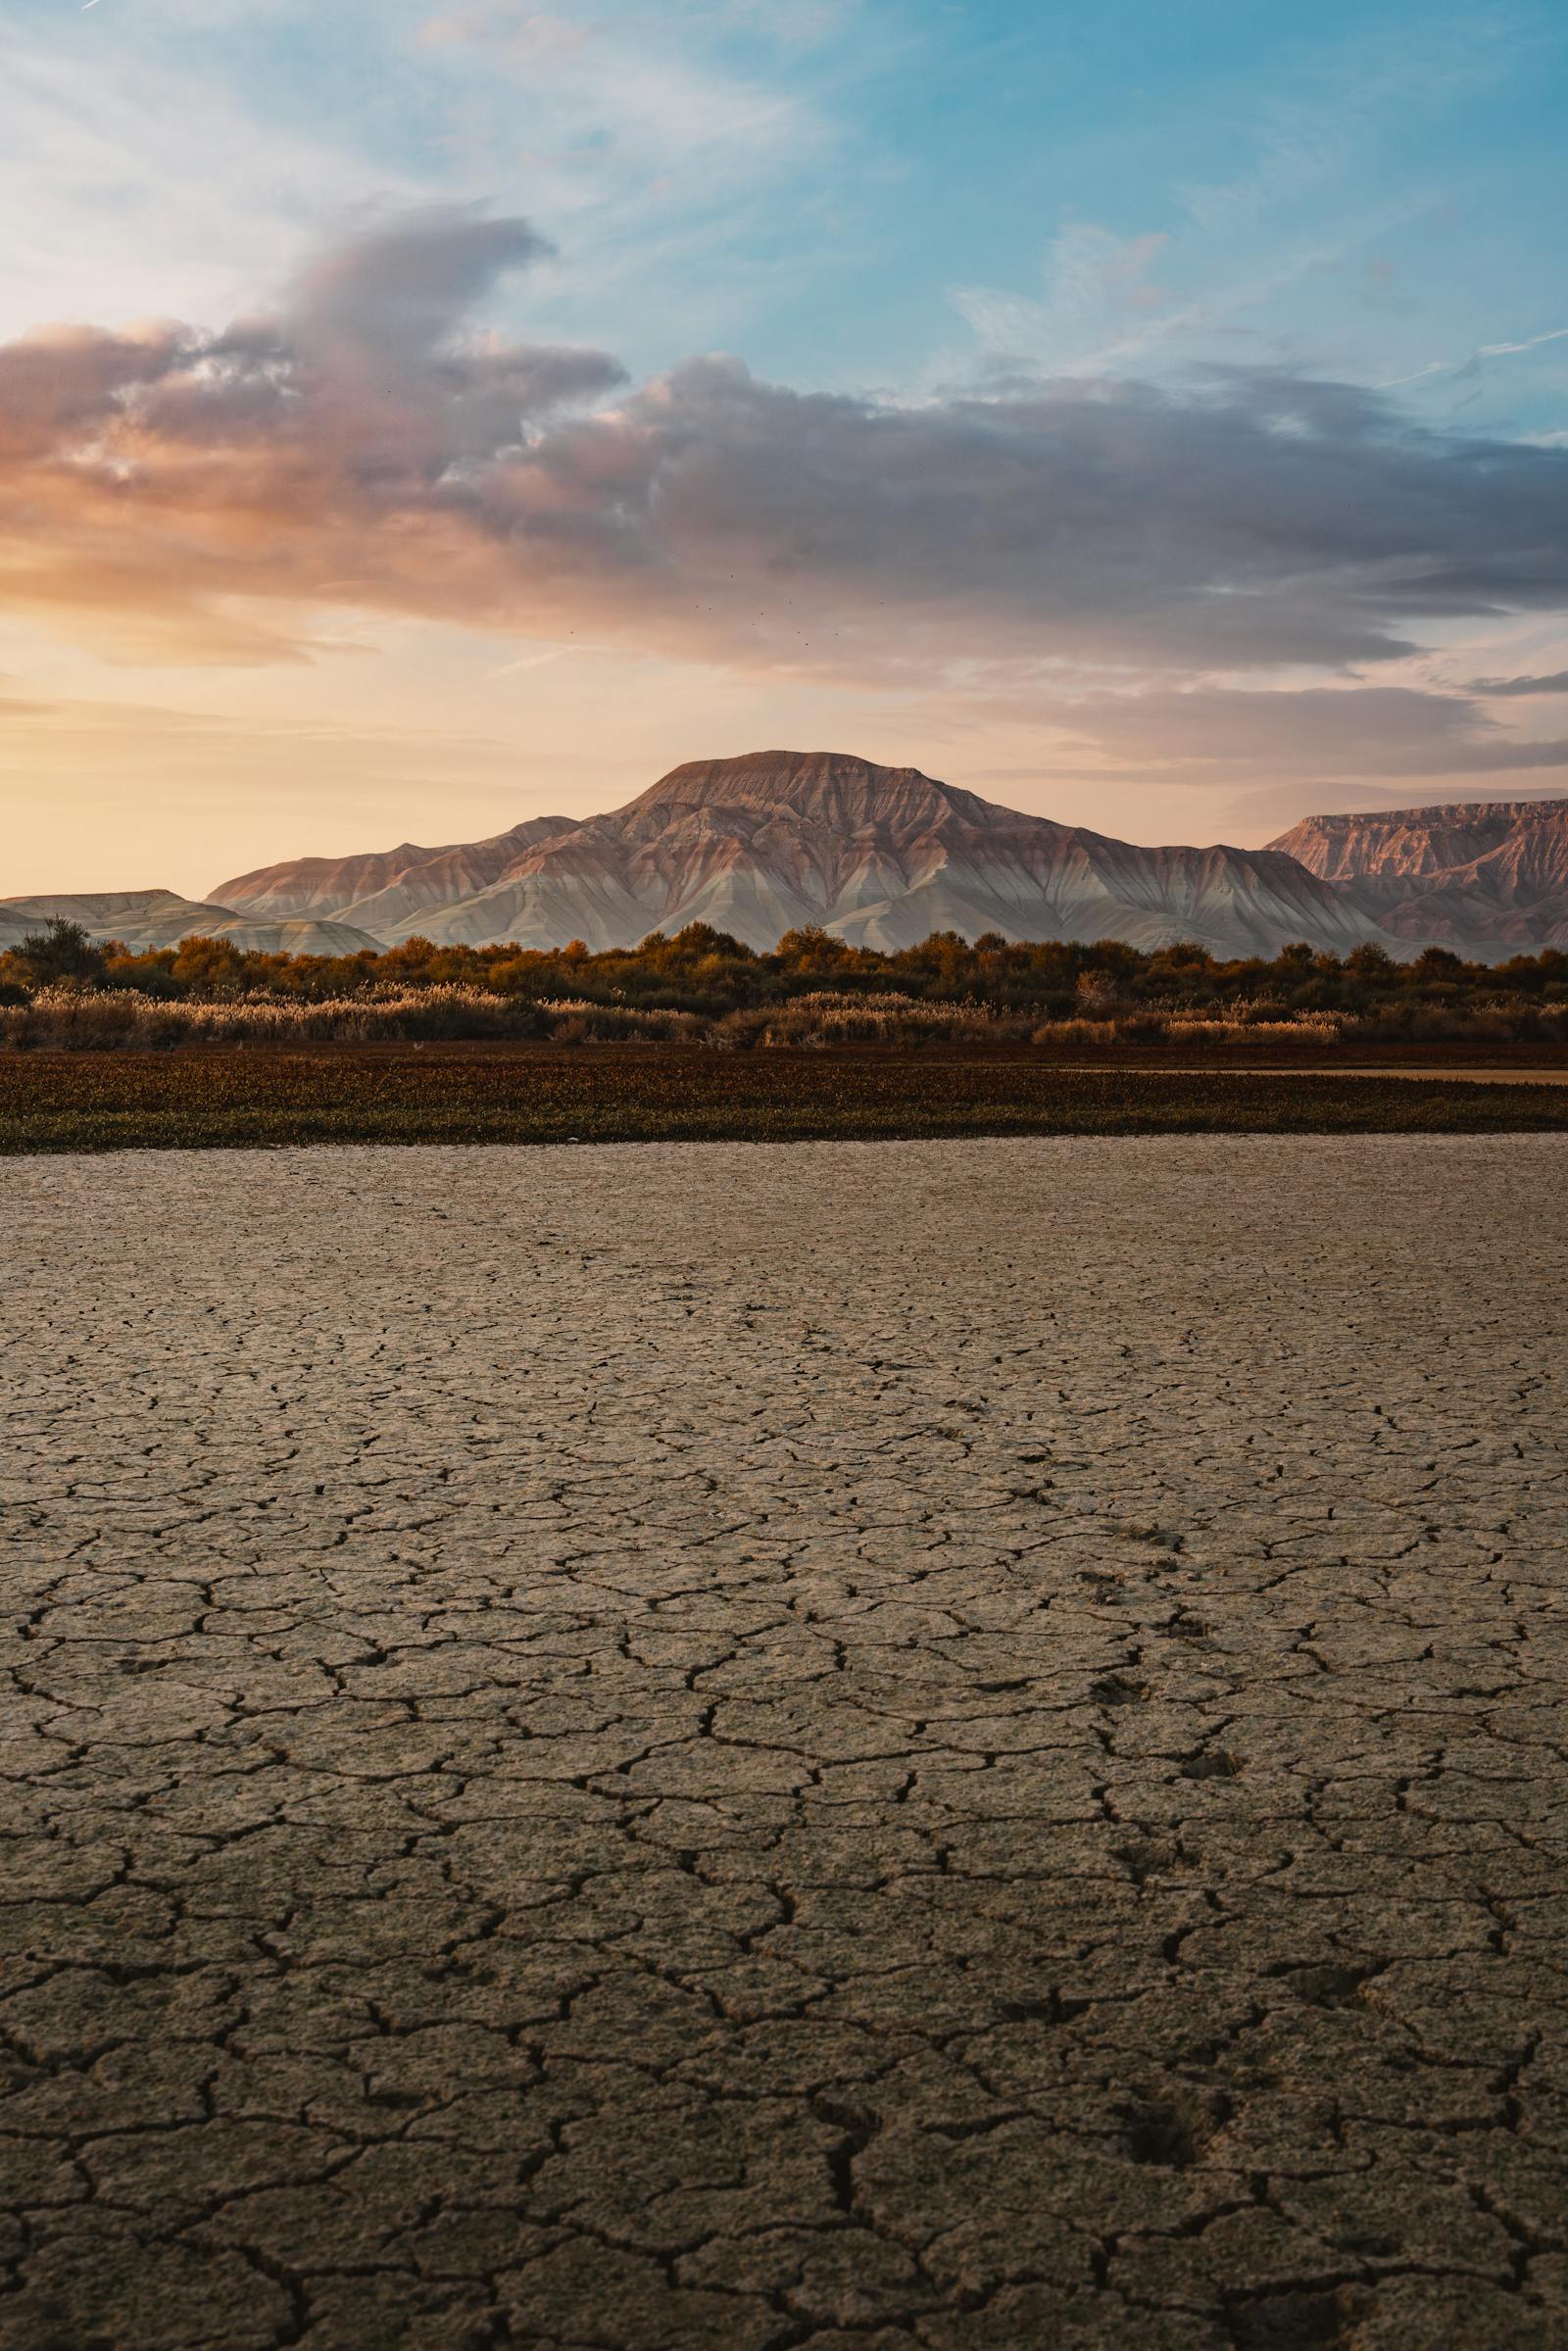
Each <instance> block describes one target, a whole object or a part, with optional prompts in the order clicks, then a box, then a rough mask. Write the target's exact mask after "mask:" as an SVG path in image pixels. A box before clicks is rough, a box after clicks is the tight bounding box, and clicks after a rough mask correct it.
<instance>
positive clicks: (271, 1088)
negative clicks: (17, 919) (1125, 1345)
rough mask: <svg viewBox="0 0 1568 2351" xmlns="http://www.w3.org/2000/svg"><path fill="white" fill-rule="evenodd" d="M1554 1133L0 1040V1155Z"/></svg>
mask: <svg viewBox="0 0 1568 2351" xmlns="http://www.w3.org/2000/svg"><path fill="white" fill-rule="evenodd" d="M1563 1128H1568V1090H1565V1089H1564V1088H1562V1087H1561V1086H1559V1085H1552V1084H1543V1083H1536V1084H1532V1083H1529V1082H1528V1081H1524V1080H1521V1081H1519V1082H1515V1081H1513V1080H1512V1079H1507V1080H1506V1081H1504V1082H1497V1081H1496V1079H1495V1078H1494V1080H1493V1082H1489V1083H1472V1082H1467V1081H1465V1080H1462V1079H1452V1078H1444V1077H1439V1076H1433V1075H1427V1074H1411V1075H1409V1076H1404V1075H1398V1076H1392V1075H1389V1074H1388V1073H1387V1072H1381V1073H1379V1072H1367V1073H1365V1074H1362V1075H1354V1074H1347V1075H1343V1076H1342V1075H1339V1074H1326V1073H1311V1074H1307V1073H1301V1072H1298V1071H1291V1070H1289V1069H1250V1070H1236V1069H1234V1068H1231V1069H1223V1068H1215V1069H1170V1068H1163V1069H1162V1068H1158V1067H1152V1068H1150V1067H1144V1068H1138V1067H1131V1066H1128V1067H1121V1068H1085V1067H1075V1066H1070V1065H1062V1064H1059V1063H1053V1062H1051V1061H1049V1060H1045V1059H1043V1058H1041V1057H1040V1056H1039V1055H1038V1054H1036V1055H1028V1056H1024V1055H1015V1056H1014V1055H1005V1054H996V1053H993V1054H988V1055H983V1056H962V1057H960V1056H956V1055H952V1056H949V1055H944V1056H940V1057H935V1058H933V1057H928V1056H925V1055H916V1056H903V1055H894V1054H872V1053H859V1054H857V1053H822V1052H813V1053H786V1052H775V1053H766V1054H750V1053H748V1054H728V1053H711V1052H701V1051H698V1052H690V1051H681V1050H678V1049H670V1048H660V1047H653V1046H635V1047H626V1048H615V1047H603V1048H597V1049H590V1050H584V1049H581V1048H577V1049H560V1048H557V1049H551V1048H549V1047H542V1048H532V1049H528V1048H523V1049H516V1048H514V1049H512V1050H510V1051H497V1050H495V1049H492V1050H490V1051H488V1052H486V1051H474V1050H471V1049H467V1048H460V1047H448V1048H446V1049H445V1050H442V1049H437V1048H420V1047H404V1048H392V1049H383V1050H380V1051H358V1050H353V1049H347V1048H336V1049H328V1050H326V1051H319V1052H316V1053H280V1052H271V1051H263V1052H257V1051H235V1050H232V1049H229V1050H225V1051H220V1052H211V1053H200V1052H181V1053H112V1054H102V1053H20V1054H13V1055H7V1056H3V1057H0V1151H7V1152H19V1151H20V1152H25V1151H110V1150H117V1149H122V1148H136V1149H157V1148H168V1149H206V1148H212V1147H216V1146H235V1145H280V1144H297V1143H374V1142H385V1143H564V1142H583V1143H589V1142H597V1143H634V1142H678V1141H686V1142H695V1141H721V1140H730V1141H742V1142H747V1141H751V1142H790V1141H808V1140H831V1139H846V1140H850V1139H857V1138H858V1139H865V1140H870V1139H874V1138H877V1137H907V1138H917V1137H924V1136H931V1137H938V1136H947V1135H951V1136H961V1135H1008V1134H1059V1135H1085V1134H1141V1133H1150V1134H1152V1133H1170V1132H1184V1133H1220V1134H1225V1133H1268V1132H1273V1133H1355V1132H1364V1133H1456V1132H1472V1133H1481V1132H1489V1131H1491V1132H1497V1131H1512V1132H1517V1131H1521V1130H1535V1131H1548V1130H1557V1129H1563Z"/></svg>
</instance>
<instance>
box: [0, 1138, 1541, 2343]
mask: <svg viewBox="0 0 1568 2351" xmlns="http://www.w3.org/2000/svg"><path fill="white" fill-rule="evenodd" d="M1564 1165H1565V1161H1564V1146H1563V1145H1562V1144H1560V1143H1558V1142H1554V1141H1552V1140H1550V1139H1540V1140H1523V1139H1512V1140H1510V1139H1506V1138H1505V1139H1494V1140H1446V1141H1397V1140H1392V1141H1391V1140H1356V1141H1350V1142H1327V1141H1288V1142H1287V1141H1253V1142H1246V1141H1241V1142H1237V1141H1217V1140H1206V1139H1205V1140H1186V1141H1180V1142H1176V1141H1164V1142H1139V1141H1106V1142H1078V1143H1067V1144H1061V1143H1029V1142H1022V1143H1019V1142H1012V1143H994V1144H960V1145H908V1146H903V1145H884V1146H872V1147H859V1146H849V1147H844V1146H838V1147H817V1146H811V1147H803V1148H797V1149H794V1150H788V1151H759V1150H748V1149H746V1148H744V1147H741V1148H730V1147H706V1148H705V1147H696V1148H686V1147H672V1148H649V1149H640V1150H626V1151H598V1152H592V1151H544V1152H529V1151H422V1152H413V1151H409V1152H398V1151H369V1150H344V1151H332V1152H319V1153H315V1154H310V1153H301V1152H285V1153H280V1154H275V1155H252V1154H234V1155H232V1156H220V1155H206V1156H200V1157H196V1156H191V1157H187V1156H183V1155H177V1154H176V1155H172V1156H158V1157H156V1158H154V1157H147V1158H120V1159H105V1160H95V1161H60V1160H53V1161H47V1162H45V1161H19V1162H14V1163H13V1164H12V1165H11V1166H10V1167H8V1169H7V1174H6V1218H7V1223H8V1227H9V1234H10V1248H11V1251H12V1255H13V1267H12V1271H11V1274H10V1277H9V1279H8V1283H7V1286H6V1288H5V1291H4V1295H3V1298H0V1337H3V1354H0V1376H3V1377H4V1379H5V1381H6V1383H7V1386H8V1388H9V1391H10V1394H9V1397H8V1432H7V1434H8V1445H7V1452H6V1458H5V1462H4V1469H3V1476H4V1486H3V1502H4V1515H3V1531H4V1542H3V1544H0V1560H3V1563H4V1566H3V1572H4V1576H5V1593H6V1597H5V1610H4V1615H5V1633H6V1639H7V1647H8V1660H7V1661H8V1664H9V1668H10V1674H11V1689H10V1692H9V1694H8V1696H7V1700H6V1705H5V1710H4V1716H3V1722H0V1734H3V1743H4V1764H3V1768H4V1773H5V1779H4V1782H3V1788H4V1796H3V1804H4V1810H5V1819H4V1822H3V1824H0V1825H3V1827H4V1829H5V1830H6V1832H7V1833H8V1834H7V1842H6V1846H5V1853H4V1874H3V1879H0V1922H3V1923H0V1935H3V1938H4V1940H3V1958H0V2033H3V2038H4V2044H5V2049H6V2052H7V2082H8V2087H7V2095H6V2097H5V2100H4V2103H3V2106H0V2134H3V2135H0V2178H3V2181H4V2186H3V2191H0V2207H3V2208H4V2214H5V2215H8V2216H9V2217H0V2341H3V2342H4V2344H5V2345H6V2346H7V2347H8V2351H19V2347H23V2351H89V2347H95V2351H153V2347H155V2346H156V2347H157V2351H164V2347H166V2346H168V2347H169V2351H175V2347H178V2351H196V2347H198V2346H200V2347H202V2351H209V2347H210V2351H270V2346H273V2345H283V2344H298V2345H303V2346H309V2351H340V2347H341V2351H364V2347H366V2346H380V2345H388V2346H392V2345H409V2346H417V2347H419V2351H453V2347H456V2351H465V2347H475V2351H477V2347H479V2346H495V2345H527V2346H529V2351H565V2347H568V2346H569V2347H570V2351H578V2347H588V2346H593V2347H609V2351H1014V2347H1016V2346H1035V2345H1038V2346H1051V2347H1052V2351H1054V2347H1055V2346H1063V2347H1065V2351H1079V2347H1088V2346H1118V2347H1119V2346H1123V2345H1125V2346H1129V2347H1133V2346H1136V2347H1137V2351H1222V2347H1225V2346H1234V2347H1238V2351H1320V2347H1322V2346H1331V2345H1334V2346H1355V2347H1356V2351H1362V2347H1365V2351H1381V2347H1384V2346H1387V2347H1388V2351H1395V2347H1397V2351H1427V2347H1430V2351H1438V2347H1439V2346H1442V2347H1443V2351H1448V2347H1449V2346H1455V2345H1459V2344H1462V2345H1464V2346H1465V2351H1487V2347H1489V2346H1507V2347H1508V2351H1513V2347H1515V2346H1541V2351H1546V2346H1557V2345H1560V2344H1562V2343H1563V2342H1564V2340H1565V2339H1568V2014H1565V1989H1568V1985H1565V1975H1564V1966H1565V1960H1564V1950H1565V1931H1568V1898H1565V1894H1564V1845H1565V1837H1568V1813H1565V1803H1564V1797H1565V1788H1568V1768H1565V1760H1564V1757H1565V1739H1568V1706H1565V1691H1564V1673H1565V1665H1568V1655H1565V1649H1568V1641H1565V1613H1564V1604H1565V1598H1568V1512H1565V1508H1564V1503H1565V1484H1568V1477H1565V1472H1568V1414H1565V1411H1564V1397H1563V1392H1562V1391H1563V1380H1562V1376H1561V1370H1562V1365H1563V1363H1564V1361H1565V1359H1568V1357H1565V1346H1568V1310H1565V1309H1568V1286H1565V1279H1564V1255H1563V1249H1562V1243H1563V1240H1564V1231H1565V1225H1568V1208H1565V1204H1564V1203H1565V1192H1564V1185H1563V1173H1564Z"/></svg>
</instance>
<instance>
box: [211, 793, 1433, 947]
mask: <svg viewBox="0 0 1568 2351" xmlns="http://www.w3.org/2000/svg"><path fill="white" fill-rule="evenodd" d="M214 896H215V898H218V899H221V901H222V903H223V904H224V905H225V906H234V907H235V908H237V909H239V910H241V911H255V912H261V911H263V910H265V911H266V912H268V913H269V914H271V915H272V916H274V917H277V916H282V915H286V914H300V915H303V914H307V913H309V914H311V915H313V916H315V917H316V918H318V919H320V918H323V917H325V918H329V919H331V920H334V921H337V922H346V923H349V924H351V925H353V926H354V927H355V928H356V929H359V930H366V931H369V932H371V933H372V934H373V935H374V936H376V937H377V938H380V939H383V940H385V941H386V942H387V943H388V944H391V943H393V942H395V941H398V940H401V939H406V938H409V937H412V936H414V935H415V934H416V933H417V934H420V935H422V936H424V937H426V938H431V939H435V940H437V941H440V942H450V943H460V942H462V943H466V944H469V945H472V946H479V945H482V944H484V943H487V942H490V941H511V942H514V943H515V944H516V945H518V946H522V947H531V948H548V947H561V946H564V944H565V943H566V942H567V941H568V940H571V939H581V940H583V941H584V942H585V943H586V944H587V945H588V946H589V947H590V948H593V949H595V950H599V949H603V948H609V947H634V946H636V944H637V943H638V941H639V940H641V939H644V938H646V937H647V935H648V933H649V932H650V931H654V930H664V931H675V930H679V929H680V928H681V927H682V926H683V925H684V924H686V923H689V922H708V923H711V924H712V925H713V927H714V928H715V929H717V930H722V931H729V932H731V933H732V934H733V935H734V936H735V937H736V938H738V939H742V940H744V941H745V942H746V944H747V945H748V946H751V947H754V948H770V947H772V946H774V945H775V944H776V942H777V941H778V939H779V938H780V936H781V935H782V934H783V933H784V932H785V931H787V930H792V929H796V928H799V927H802V926H804V925H807V924H819V925H821V926H822V927H823V928H824V929H826V930H828V931H831V932H833V933H834V934H835V935H836V936H838V937H840V938H842V939H845V940H847V941H849V942H851V943H852V944H863V945H865V946H868V947H877V948H885V949H896V948H901V947H908V946H912V945H913V944H915V943H916V942H917V941H918V940H921V939H924V938H926V937H928V936H929V934H930V933H931V932H932V931H939V930H956V931H959V932H961V933H963V935H964V936H965V937H967V938H971V939H972V938H976V937H978V936H979V935H980V934H981V933H982V932H985V931H998V932H1000V933H1001V934H1002V935H1003V937H1005V938H1007V939H1101V938H1116V939H1125V940H1127V941H1128V942H1129V943H1130V944H1132V945H1133V946H1136V947H1144V948H1149V947H1156V946H1158V945H1160V944H1162V943H1164V942H1168V941H1170V940H1173V939H1194V940H1198V941H1200V942H1201V944H1202V945H1204V946H1206V947H1208V948H1210V949H1211V950H1212V951H1213V952H1214V953H1215V954H1216V955H1253V954H1257V955H1273V954H1274V953H1276V952H1277V950H1278V949H1279V948H1280V947H1281V946H1283V945H1284V944H1285V943H1286V942H1288V941H1291V940H1297V939H1305V940H1309V941H1310V942H1311V943H1312V944H1313V945H1314V946H1317V947H1322V948H1326V949H1331V950H1333V951H1335V952H1337V953H1344V952H1346V951H1347V950H1348V949H1350V948H1352V947H1354V946H1357V945H1358V944H1359V943H1360V942H1361V941H1362V940H1363V939H1366V938H1368V937H1369V936H1371V937H1376V936H1378V935H1379V932H1378V926H1377V924H1376V921H1375V920H1374V919H1372V918H1371V917H1370V916H1369V914H1368V912H1367V909H1366V908H1365V907H1364V906H1362V905H1361V904H1360V903H1359V901H1358V900H1357V898H1356V896H1355V895H1354V893H1348V892H1346V891H1344V890H1341V889H1337V888H1336V887H1334V886H1333V885H1332V884H1331V883H1328V882H1324V881H1321V880H1319V878H1318V877H1317V876H1316V875H1315V874H1312V873H1310V872H1308V871H1307V870H1306V869H1305V867H1304V866H1303V865H1301V864H1300V863H1299V861H1298V860H1297V859H1296V858H1294V857H1288V856H1282V855H1280V854H1279V853H1277V852H1275V851H1269V850H1245V849H1231V848H1210V849H1142V848H1138V847H1135V846H1134V845H1133V844H1131V843H1129V842H1125V841H1115V840H1111V839H1109V838H1107V837H1106V836H1105V835H1103V834H1100V833H1094V832H1090V831H1088V830H1087V829H1085V828H1084V827H1082V826H1076V825H1064V824H1055V823H1053V822H1052V821H1051V820H1050V819H1049V818H1047V817H1043V816H1026V815H1023V814H1020V813H1019V812H1018V811H1017V810H1016V809H1012V808H1000V807H998V806H996V805H995V804H994V803H992V802H990V801H985V800H981V799H979V798H978V797H977V796H976V795H975V794H974V793H972V792H963V791H958V790H956V789H955V788H954V787H953V786H952V785H949V784H943V783H939V782H937V781H936V780H935V779H934V778H933V777H931V776H927V775H922V774H921V773H920V772H919V770H918V769H917V768H913V767H880V766H877V765H876V764H875V763H874V762H873V761H872V760H869V759H854V758H850V757H848V756H846V755H844V754H841V753H836V752H789V751H768V752H755V753H750V754H748V755H746V756H745V757H743V758H739V759H696V760H692V761H690V762H688V763H687V764H686V765H684V766H681V767H676V768H674V769H673V770H672V771H671V772H670V773H669V774H668V775H666V776H663V777H662V778H661V780H660V781H659V782H658V783H657V784H655V785H653V786H652V788H651V789H650V790H649V791H647V792H644V793H642V794H640V795H639V796H638V798H637V799H635V800H633V801H630V802H629V803H628V804H627V805H626V807H625V808H618V809H615V810H614V811H613V812H612V813H611V814H608V815H604V816H593V817H589V818H588V819H586V821H582V822H573V821H571V820H569V819H567V818H564V817H536V818H534V819H532V820H531V822H530V823H528V824H523V825H517V826H515V827H514V828H513V829H512V831H511V832H509V833H500V834H497V835H495V836H494V837H493V838H492V839H491V840H488V841H483V842H476V843H473V844H470V845H466V846H464V847H459V848H446V849H438V850H424V849H418V848H415V847H412V846H408V845H406V846H405V847H404V848H402V849H398V850H391V851H383V852H378V853H375V854H373V855H371V856H368V857H345V858H342V859H340V860H337V861H335V862H334V861H333V860H330V859H324V858H319V857H310V858H303V859H300V860H298V861H296V862H294V863H290V864H282V865H271V866H268V867H266V868H265V869H263V870H262V871H260V872H257V873H251V874H243V875H240V876H238V877H237V878H236V879H234V880H232V881H227V882H223V883H221V884H220V886H219V888H218V889H217V890H216V891H215V892H214ZM1386 943H1387V942H1386Z"/></svg>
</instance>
